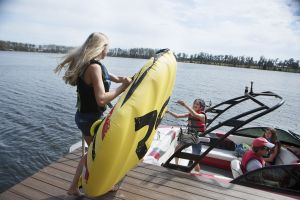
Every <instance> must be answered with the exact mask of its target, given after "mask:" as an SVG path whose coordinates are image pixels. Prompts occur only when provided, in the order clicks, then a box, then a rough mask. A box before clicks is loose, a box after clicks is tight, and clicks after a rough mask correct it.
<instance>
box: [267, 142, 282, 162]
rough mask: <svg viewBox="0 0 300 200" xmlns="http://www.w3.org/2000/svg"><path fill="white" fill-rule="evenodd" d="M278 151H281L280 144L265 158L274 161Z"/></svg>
mask: <svg viewBox="0 0 300 200" xmlns="http://www.w3.org/2000/svg"><path fill="white" fill-rule="evenodd" d="M278 153H279V145H278V144H276V146H275V148H274V151H273V152H272V153H271V154H270V156H269V157H268V158H264V160H265V161H266V162H273V161H274V159H275V158H276V156H277V154H278Z"/></svg>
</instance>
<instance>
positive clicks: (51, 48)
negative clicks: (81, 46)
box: [0, 40, 72, 53]
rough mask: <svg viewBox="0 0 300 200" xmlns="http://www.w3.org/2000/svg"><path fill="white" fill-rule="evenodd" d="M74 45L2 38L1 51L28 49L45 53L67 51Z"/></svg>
mask: <svg viewBox="0 0 300 200" xmlns="http://www.w3.org/2000/svg"><path fill="white" fill-rule="evenodd" d="M70 49H72V47H66V46H58V45H54V44H50V45H35V44H28V43H19V42H11V41H2V40H0V50H1V51H28V52H45V53H67V52H68V51H69V50H70Z"/></svg>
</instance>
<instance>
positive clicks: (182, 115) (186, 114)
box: [166, 110, 189, 118]
mask: <svg viewBox="0 0 300 200" xmlns="http://www.w3.org/2000/svg"><path fill="white" fill-rule="evenodd" d="M166 113H169V114H170V115H172V116H173V117H175V118H184V117H188V116H189V113H185V114H177V113H174V112H172V111H169V110H167V111H166Z"/></svg>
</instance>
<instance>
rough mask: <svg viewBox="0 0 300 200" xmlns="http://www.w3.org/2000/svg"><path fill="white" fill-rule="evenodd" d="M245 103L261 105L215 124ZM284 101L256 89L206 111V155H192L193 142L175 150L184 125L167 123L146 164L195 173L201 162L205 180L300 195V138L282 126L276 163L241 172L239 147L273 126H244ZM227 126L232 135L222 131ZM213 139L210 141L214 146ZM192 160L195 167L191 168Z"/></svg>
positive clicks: (270, 93)
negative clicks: (267, 101) (268, 102)
mask: <svg viewBox="0 0 300 200" xmlns="http://www.w3.org/2000/svg"><path fill="white" fill-rule="evenodd" d="M261 96H263V97H267V98H275V100H279V101H278V102H277V103H275V104H274V105H271V106H267V105H266V104H265V102H264V101H262V100H259V99H258V97H261ZM245 101H252V102H254V103H255V104H256V105H258V107H257V106H256V107H255V108H254V109H249V110H248V111H246V112H242V113H238V114H236V115H235V116H233V117H232V116H230V117H227V118H226V119H225V120H223V121H218V122H217V123H216V125H214V126H212V123H213V122H216V121H217V119H218V117H219V116H220V115H221V114H224V113H225V112H226V111H227V110H229V109H230V108H232V107H234V106H236V105H237V104H240V103H242V102H245ZM283 103H284V100H283V99H282V98H281V97H280V96H279V95H277V94H275V93H272V92H262V93H254V92H253V91H252V87H251V91H250V92H249V93H245V95H244V96H241V97H237V98H233V99H230V100H228V101H225V102H222V103H220V104H218V105H216V106H213V107H211V108H209V109H207V110H206V113H207V114H212V115H210V118H208V123H207V127H208V128H207V130H206V131H205V132H204V137H205V139H203V141H206V143H205V142H203V143H202V152H201V155H195V154H192V153H191V147H190V144H187V145H185V146H183V147H182V148H180V149H178V150H177V151H176V152H174V151H175V147H176V145H177V138H178V135H179V133H180V127H176V126H166V125H164V126H160V127H159V128H158V131H157V134H156V136H155V138H154V140H153V143H152V145H151V147H150V148H149V150H148V152H147V154H146V156H145V157H144V162H145V163H150V164H154V165H162V166H163V167H167V168H171V169H175V170H180V171H183V172H187V173H194V172H193V168H194V167H195V166H196V164H197V163H201V169H204V170H203V172H202V173H201V176H203V175H204V176H212V178H220V177H221V179H223V180H225V181H226V180H227V181H230V182H231V183H234V184H240V185H245V186H249V187H253V188H259V189H263V190H268V191H273V192H276V193H282V194H286V195H287V196H289V195H296V196H297V195H300V164H299V163H300V136H299V135H297V134H295V133H293V132H292V131H284V130H282V129H279V128H277V129H276V130H277V134H278V135H277V136H278V139H279V140H280V142H281V150H280V153H279V155H278V156H277V158H276V162H275V165H272V166H268V167H264V168H262V169H257V170H254V171H252V172H248V173H246V174H243V173H242V171H241V169H240V160H241V157H238V155H237V152H236V151H235V147H236V146H237V145H239V144H248V145H249V146H251V144H252V141H253V139H254V138H257V137H261V136H262V135H263V133H264V132H265V130H266V128H267V127H248V128H243V127H244V126H245V125H246V124H248V123H249V122H252V121H253V120H255V119H257V118H259V117H261V116H264V115H265V114H267V113H269V112H272V111H274V110H275V109H277V108H278V107H280V106H281V105H282V104H283ZM225 127H226V128H227V131H220V130H222V129H223V128H225ZM228 127H229V128H228ZM207 138H209V142H208V143H207V140H206V139H207ZM175 157H178V158H180V160H179V163H178V165H176V164H175V163H174V158H175ZM189 161H190V162H189ZM191 162H192V164H191V165H189V163H191ZM202 166H205V167H202ZM228 174H229V176H228ZM228 177H230V178H229V179H228Z"/></svg>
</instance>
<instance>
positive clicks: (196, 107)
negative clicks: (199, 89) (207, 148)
mask: <svg viewBox="0 0 300 200" xmlns="http://www.w3.org/2000/svg"><path fill="white" fill-rule="evenodd" d="M177 103H178V104H179V105H181V106H183V107H184V108H186V109H187V110H188V113H184V114H177V113H174V112H172V111H169V110H167V112H166V113H169V114H170V115H172V116H173V117H176V118H188V125H187V127H188V130H187V131H188V134H194V135H195V136H196V139H197V138H198V136H199V134H201V133H203V132H204V131H205V129H206V114H205V111H204V110H205V102H204V100H202V99H195V100H194V102H193V106H192V107H190V106H188V105H187V104H186V103H185V102H184V101H182V100H179V101H177ZM186 143H192V153H193V154H201V149H202V145H201V143H200V142H199V141H197V140H196V141H195V140H194V141H182V140H180V139H179V142H178V145H177V146H176V148H175V151H176V150H177V149H179V148H180V147H182V145H184V144H186ZM175 163H176V164H178V158H175ZM195 171H197V172H200V165H199V164H197V165H196V167H195Z"/></svg>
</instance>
